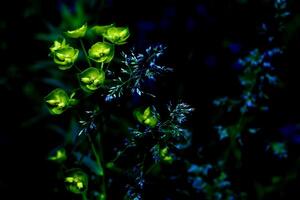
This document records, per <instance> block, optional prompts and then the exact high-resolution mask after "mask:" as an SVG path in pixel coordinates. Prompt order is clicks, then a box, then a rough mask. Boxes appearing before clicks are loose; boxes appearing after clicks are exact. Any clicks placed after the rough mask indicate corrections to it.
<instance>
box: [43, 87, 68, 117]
mask: <svg viewBox="0 0 300 200" xmlns="http://www.w3.org/2000/svg"><path fill="white" fill-rule="evenodd" d="M45 102H46V104H47V106H48V109H49V111H50V113H51V114H53V115H59V114H61V113H63V112H64V111H65V110H66V109H67V108H68V105H69V96H68V94H67V93H66V92H65V91H64V90H63V89H60V88H57V89H55V90H53V91H52V92H50V93H49V94H48V95H47V96H46V97H45Z"/></svg>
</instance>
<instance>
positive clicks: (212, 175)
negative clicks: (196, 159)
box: [187, 164, 235, 200]
mask: <svg viewBox="0 0 300 200" xmlns="http://www.w3.org/2000/svg"><path fill="white" fill-rule="evenodd" d="M217 171H219V172H218V173H216V172H217ZM187 173H188V182H189V183H190V184H191V186H192V187H193V188H194V190H195V192H196V193H203V194H205V196H206V197H208V198H212V199H218V200H221V199H232V200H233V199H235V198H234V193H233V192H232V191H231V190H230V187H231V182H230V181H229V180H228V177H227V175H226V173H225V172H224V171H220V169H218V166H216V167H213V165H211V164H203V165H197V164H190V166H189V167H188V169H187Z"/></svg>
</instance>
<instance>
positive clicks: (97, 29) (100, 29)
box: [91, 24, 114, 35]
mask: <svg viewBox="0 0 300 200" xmlns="http://www.w3.org/2000/svg"><path fill="white" fill-rule="evenodd" d="M113 26H114V24H110V25H105V26H93V28H91V30H92V31H93V32H94V33H96V34H97V35H102V34H104V33H105V32H106V31H107V29H109V28H111V27H113Z"/></svg>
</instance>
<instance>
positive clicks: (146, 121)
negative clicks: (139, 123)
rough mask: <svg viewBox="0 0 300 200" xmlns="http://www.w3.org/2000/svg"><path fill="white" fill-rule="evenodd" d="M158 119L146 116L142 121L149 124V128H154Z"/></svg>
mask: <svg viewBox="0 0 300 200" xmlns="http://www.w3.org/2000/svg"><path fill="white" fill-rule="evenodd" d="M157 122H158V120H157V118H156V117H149V118H147V119H146V120H145V121H144V123H145V124H146V125H148V126H150V127H151V128H154V127H155V126H156V124H157Z"/></svg>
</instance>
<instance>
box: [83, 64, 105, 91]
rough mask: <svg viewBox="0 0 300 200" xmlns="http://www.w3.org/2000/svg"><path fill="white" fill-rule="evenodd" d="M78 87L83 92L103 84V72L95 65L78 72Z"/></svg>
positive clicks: (93, 89)
mask: <svg viewBox="0 0 300 200" xmlns="http://www.w3.org/2000/svg"><path fill="white" fill-rule="evenodd" d="M78 79H79V82H80V87H81V88H82V89H83V90H84V91H85V92H89V93H91V92H94V91H95V90H97V89H98V88H100V87H101V85H103V83H104V81H105V72H104V71H103V70H101V69H97V68H95V67H90V68H87V69H86V70H84V71H83V72H81V73H80V74H78Z"/></svg>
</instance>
